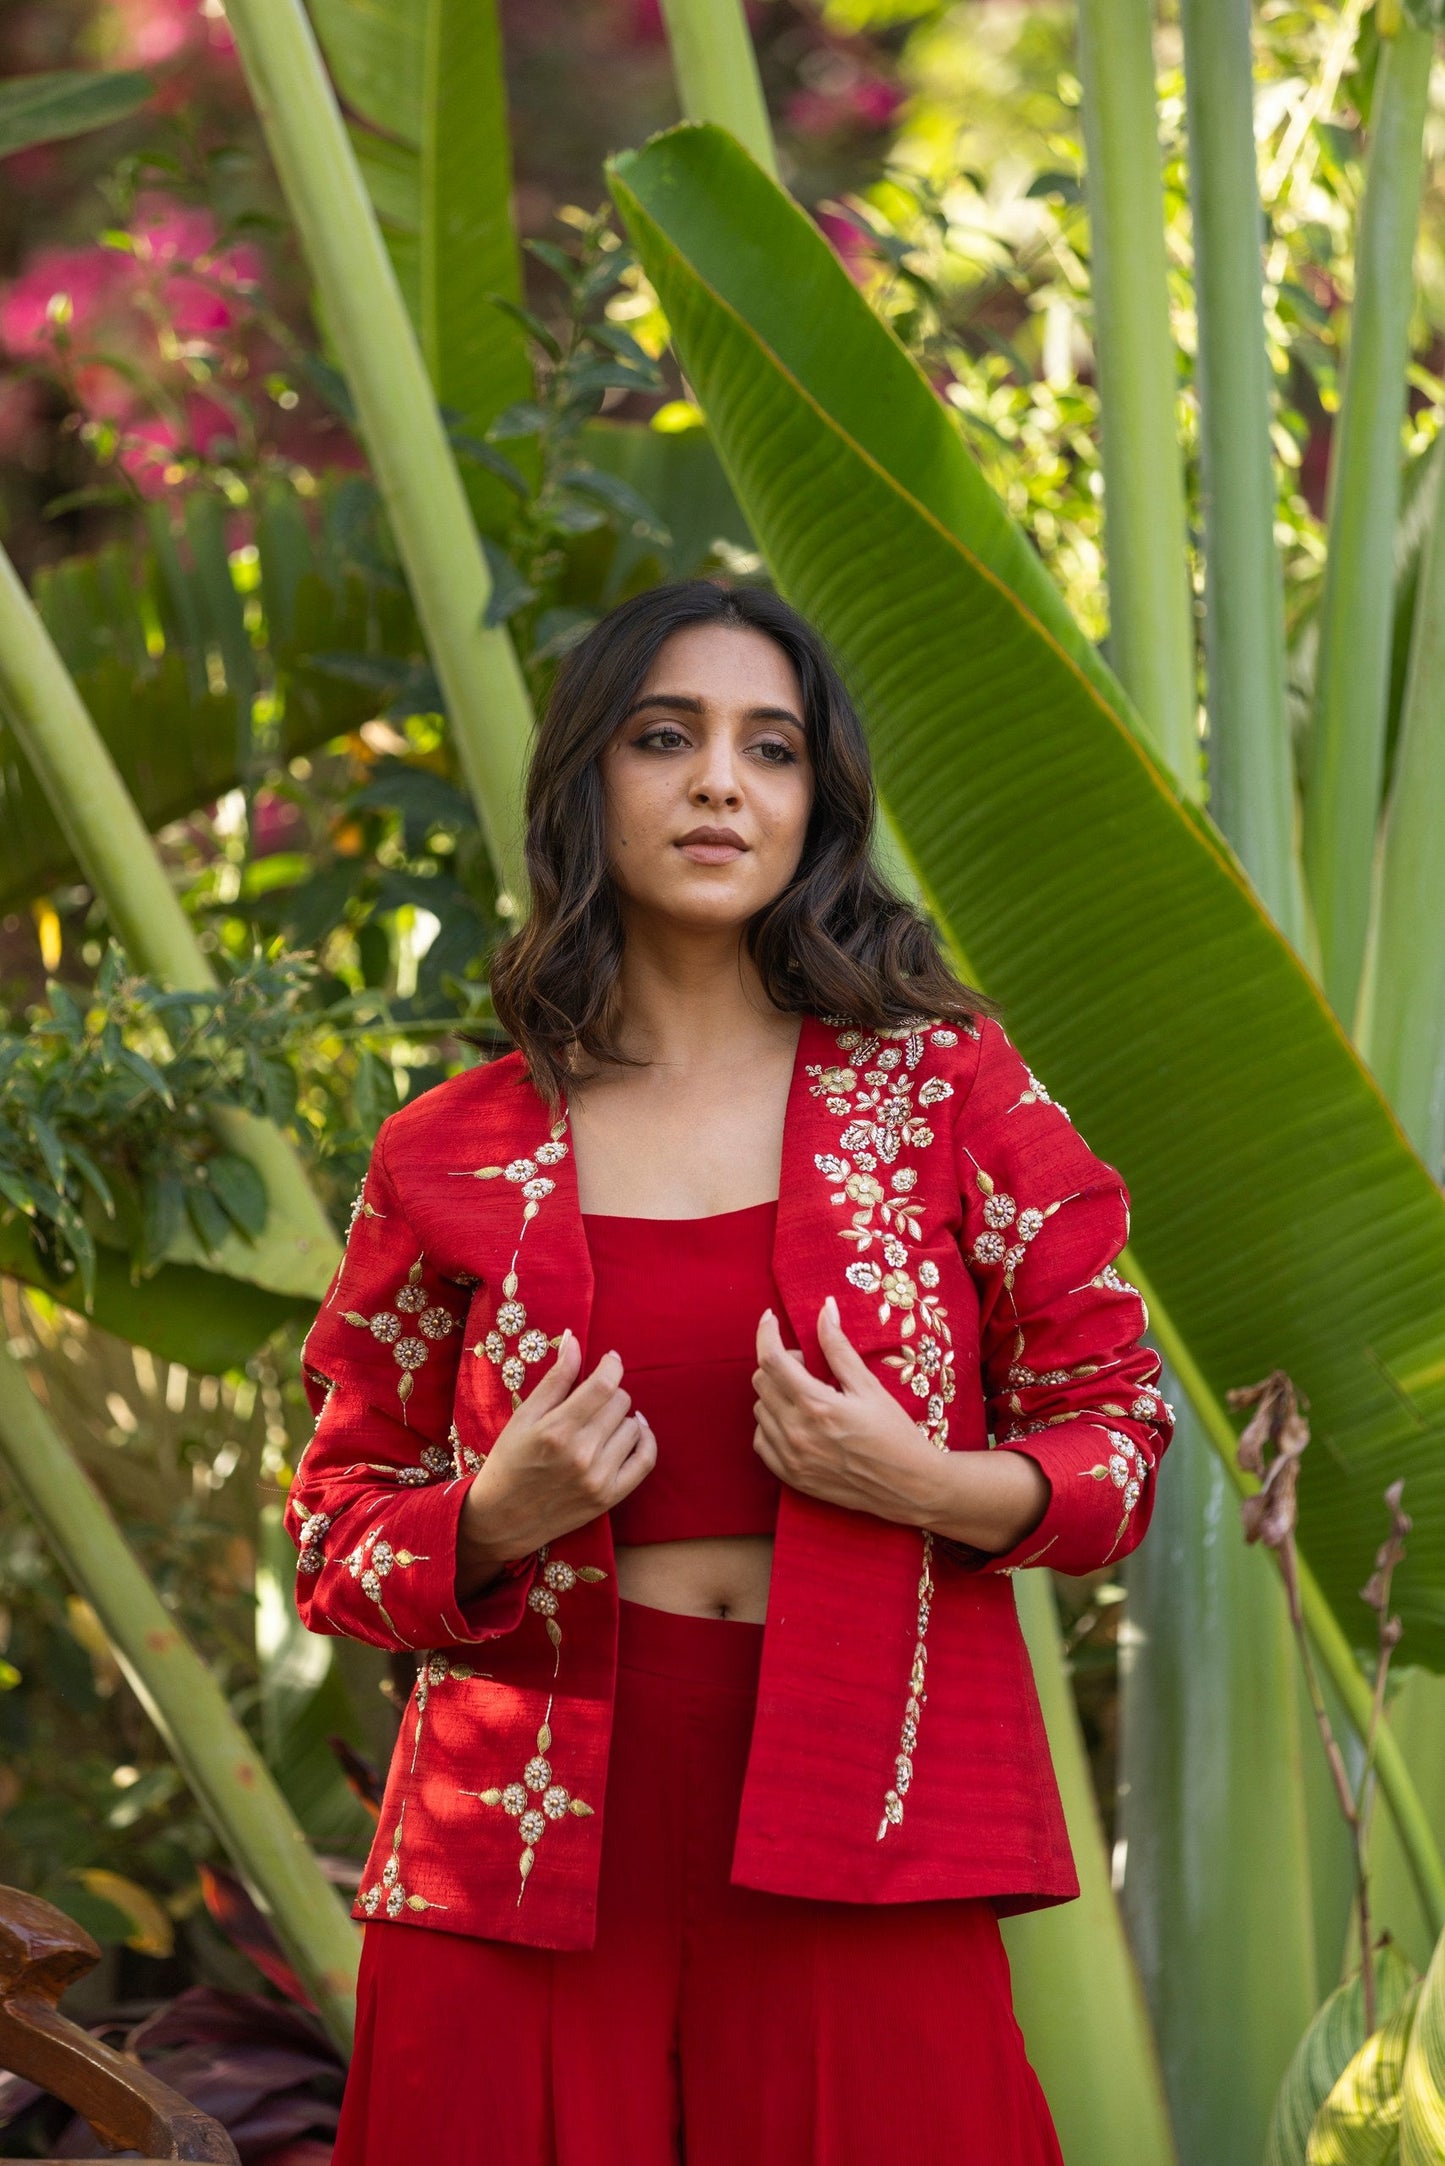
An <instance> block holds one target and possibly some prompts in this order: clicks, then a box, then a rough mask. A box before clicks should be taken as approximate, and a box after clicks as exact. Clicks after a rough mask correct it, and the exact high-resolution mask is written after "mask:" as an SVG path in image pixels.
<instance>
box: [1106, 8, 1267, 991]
mask: <svg viewBox="0 0 1445 2166" xmlns="http://www.w3.org/2000/svg"><path fill="white" fill-rule="evenodd" d="M1179 13H1180V22H1181V25H1182V27H1183V31H1184V70H1185V73H1184V80H1185V89H1186V95H1187V99H1188V111H1189V201H1190V208H1191V211H1192V215H1193V222H1194V295H1195V306H1196V309H1197V313H1198V324H1199V334H1198V361H1197V364H1196V365H1197V374H1198V388H1199V405H1200V421H1201V445H1200V449H1201V459H1202V466H1203V499H1204V537H1205V618H1204V638H1205V654H1206V660H1207V673H1208V708H1209V809H1210V811H1211V812H1212V813H1213V815H1214V817H1215V819H1216V820H1217V822H1218V823H1219V825H1220V827H1222V828H1223V830H1224V832H1225V834H1226V835H1228V837H1229V839H1230V841H1231V842H1232V843H1233V844H1234V847H1235V849H1236V850H1237V851H1238V853H1239V856H1240V858H1241V860H1242V861H1243V864H1244V867H1245V870H1246V871H1247V872H1248V874H1249V876H1250V878H1251V880H1252V881H1253V882H1254V885H1255V887H1256V888H1257V890H1258V891H1259V894H1260V897H1261V899H1262V900H1263V902H1264V904H1265V907H1266V908H1267V909H1268V911H1269V913H1270V915H1271V917H1272V918H1273V919H1274V921H1275V923H1276V924H1277V925H1278V926H1279V928H1280V930H1281V932H1283V933H1284V935H1285V937H1286V938H1287V939H1288V940H1289V941H1290V942H1291V944H1292V945H1293V946H1294V948H1295V949H1296V950H1297V952H1299V953H1300V954H1304V953H1305V949H1306V940H1307V937H1308V935H1307V923H1308V920H1307V914H1306V909H1305V898H1304V881H1303V875H1302V872H1301V867H1300V860H1299V839H1298V835H1297V832H1296V830H1297V819H1296V806H1295V787H1294V762H1293V754H1292V751H1291V745H1290V732H1289V721H1288V716H1287V713H1286V708H1285V636H1284V582H1283V578H1282V575H1281V570H1280V559H1279V552H1278V550H1277V549H1276V548H1275V543H1274V510H1275V503H1274V494H1275V492H1274V456H1273V451H1272V448H1271V444H1270V381H1269V357H1268V353H1267V351H1266V347H1265V338H1264V314H1263V306H1262V290H1261V270H1262V265H1261V247H1262V242H1263V221H1262V219H1261V216H1260V206H1259V187H1258V182H1257V181H1256V178H1255V147H1254V95H1253V93H1254V78H1253V71H1252V51H1251V43H1250V27H1251V10H1250V0H1180V10H1179ZM1107 419H1108V417H1107V415H1106V417H1105V422H1106V426H1107Z"/></svg>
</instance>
